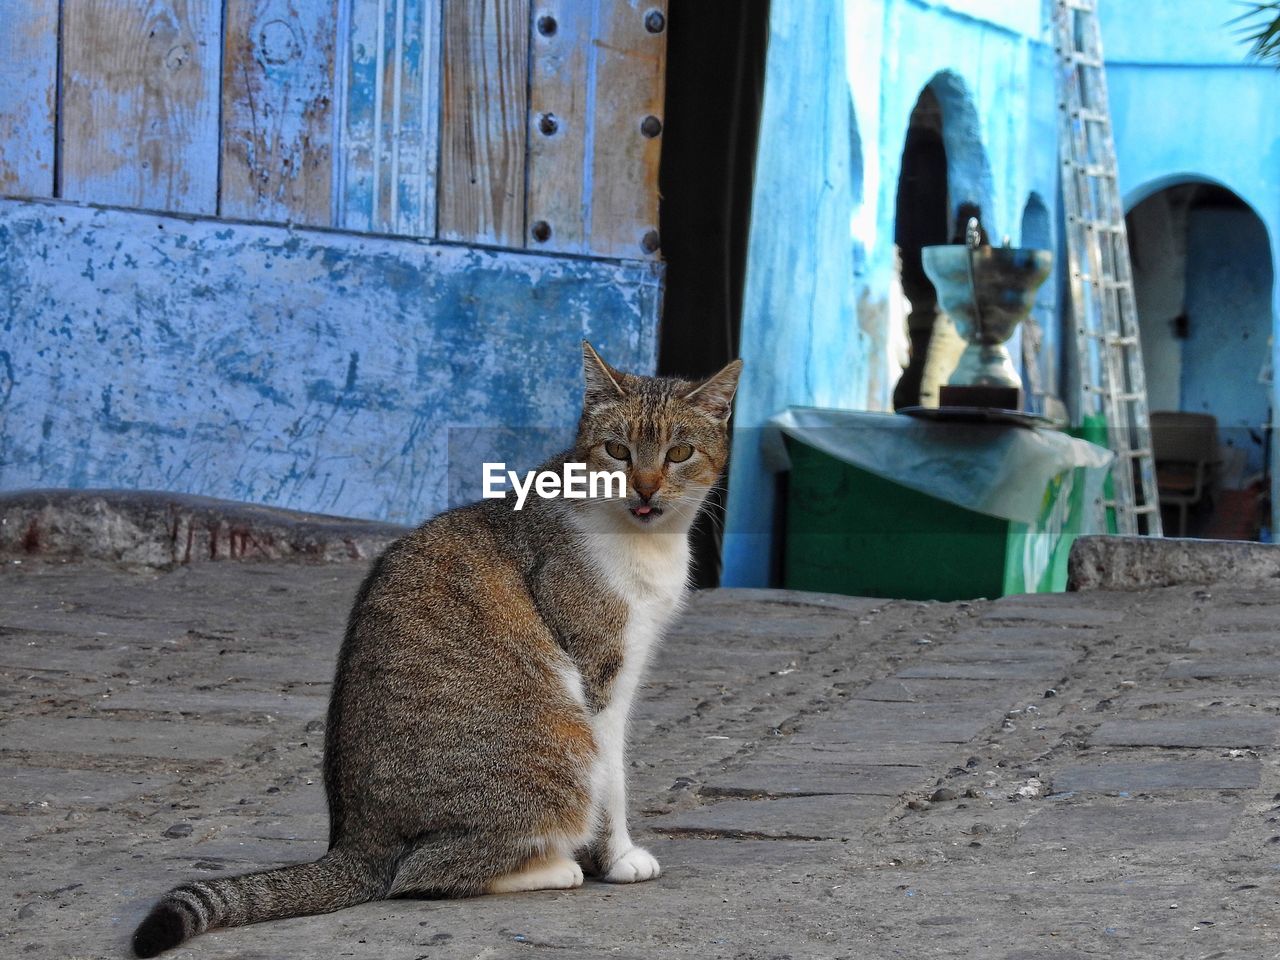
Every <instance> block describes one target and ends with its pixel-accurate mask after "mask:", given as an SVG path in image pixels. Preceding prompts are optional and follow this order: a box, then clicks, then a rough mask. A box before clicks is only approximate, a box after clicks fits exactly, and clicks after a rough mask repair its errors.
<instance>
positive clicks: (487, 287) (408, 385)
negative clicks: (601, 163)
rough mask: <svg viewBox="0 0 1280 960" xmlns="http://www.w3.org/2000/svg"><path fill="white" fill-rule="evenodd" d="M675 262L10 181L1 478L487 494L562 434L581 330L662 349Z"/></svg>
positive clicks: (3, 273)
mask: <svg viewBox="0 0 1280 960" xmlns="http://www.w3.org/2000/svg"><path fill="white" fill-rule="evenodd" d="M659 281H660V268H659V267H658V266H657V265H654V264H648V263H623V264H618V263H609V262H602V261H592V260H584V259H572V260H571V259H563V258H554V257H547V256H537V255H532V254H523V253H514V252H506V251H493V250H480V249H474V248H468V247H464V246H456V245H447V244H430V243H420V242H411V241H406V240H400V239H395V238H389V237H374V236H361V235H352V234H342V233H334V232H325V231H308V230H289V229H286V228H282V227H271V226H257V225H245V224H240V223H228V222H220V221H215V220H203V219H179V218H175V217H165V216H154V215H149V214H142V213H134V212H128V211H119V210H103V209H93V208H88V207H77V206H72V205H68V204H58V203H48V204H45V203H30V202H21V201H0V318H2V319H0V330H3V335H2V337H0V489H18V488H23V487H34V486H42V487H117V488H125V489H158V490H172V491H182V492H189V493H198V494H204V495H208V496H215V497H226V498H230V499H235V500H247V501H251V502H254V503H263V504H271V505H276V506H282V507H291V508H295V509H302V510H309V511H315V512H323V513H333V514H341V515H347V516H356V517H373V518H378V519H384V520H394V521H402V522H414V521H417V520H420V519H422V518H424V517H426V516H427V515H429V514H431V513H434V512H436V511H438V510H440V509H443V508H444V507H446V506H448V505H449V504H450V503H451V502H458V501H459V500H464V501H469V500H474V499H478V497H479V495H480V475H479V465H480V463H481V462H482V461H483V460H486V459H492V460H506V461H507V462H508V463H511V464H513V465H514V464H522V465H524V466H533V465H534V464H535V463H536V462H537V461H538V460H539V459H541V458H542V457H543V456H546V455H547V454H549V453H553V452H555V451H557V450H559V449H561V448H562V447H563V445H564V444H565V443H566V441H567V440H568V439H569V438H570V437H571V435H572V434H571V428H572V426H573V424H574V423H575V422H576V420H577V416H578V411H579V405H580V390H581V386H580V381H581V363H582V361H581V347H580V341H581V339H582V338H583V337H587V338H589V339H590V340H592V342H593V343H595V344H596V345H597V346H598V347H599V349H600V351H601V353H602V354H603V355H604V356H605V357H606V358H608V359H609V360H610V361H611V362H613V363H616V364H617V365H619V366H621V367H624V368H627V369H639V370H651V369H652V368H653V366H654V363H655V353H656V345H655V334H656V330H657V316H658V304H659ZM451 459H452V465H453V469H450V467H451Z"/></svg>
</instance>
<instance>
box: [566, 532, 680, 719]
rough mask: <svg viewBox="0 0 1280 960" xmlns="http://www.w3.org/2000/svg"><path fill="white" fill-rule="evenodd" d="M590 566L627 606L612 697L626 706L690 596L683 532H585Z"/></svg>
mask: <svg viewBox="0 0 1280 960" xmlns="http://www.w3.org/2000/svg"><path fill="white" fill-rule="evenodd" d="M586 539H587V542H586V547H587V553H588V556H590V558H591V561H592V566H593V567H594V568H595V570H597V571H598V572H599V573H600V574H601V575H602V577H603V578H604V580H605V582H606V583H607V584H608V586H609V587H610V588H611V589H612V590H613V592H614V593H616V594H617V595H618V596H619V597H620V598H621V599H622V600H623V601H624V602H625V603H626V605H627V622H626V627H625V628H624V630H623V641H622V647H623V651H622V656H623V666H622V670H621V672H620V673H619V675H618V678H617V681H616V682H615V684H614V696H613V698H612V699H613V700H621V701H623V702H624V703H625V704H626V707H625V708H624V709H626V708H629V707H630V699H631V696H632V695H633V694H634V693H635V688H636V686H637V685H638V684H639V680H640V674H641V673H642V672H643V670H644V667H645V665H646V664H647V663H648V661H649V657H650V655H651V654H652V652H653V650H654V648H655V647H656V646H657V644H658V641H659V640H661V639H662V635H663V633H664V632H665V631H666V629H667V627H668V626H670V624H671V622H672V621H673V620H674V619H675V618H676V616H677V615H678V614H679V613H680V609H681V607H683V606H684V602H685V599H686V597H687V595H688V580H689V539H688V537H687V535H685V534H683V533H648V532H646V531H637V532H635V533H608V534H588V535H587V538H586Z"/></svg>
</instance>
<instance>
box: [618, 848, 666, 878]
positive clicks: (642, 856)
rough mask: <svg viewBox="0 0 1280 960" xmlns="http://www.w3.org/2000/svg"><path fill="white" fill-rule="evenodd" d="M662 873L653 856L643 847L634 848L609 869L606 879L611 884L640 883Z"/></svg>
mask: <svg viewBox="0 0 1280 960" xmlns="http://www.w3.org/2000/svg"><path fill="white" fill-rule="evenodd" d="M660 873H662V867H660V866H658V861H657V859H655V858H654V856H653V854H652V853H650V852H649V851H648V850H645V849H644V848H642V847H632V848H631V849H630V850H628V851H627V852H626V853H624V854H623V855H622V856H620V857H619V858H618V859H617V860H615V861H614V862H613V865H612V866H611V867H609V872H608V873H606V874H605V875H604V879H605V880H606V881H608V882H609V883H640V882H641V881H643V880H652V879H653V878H654V877H656V876H658V874H660Z"/></svg>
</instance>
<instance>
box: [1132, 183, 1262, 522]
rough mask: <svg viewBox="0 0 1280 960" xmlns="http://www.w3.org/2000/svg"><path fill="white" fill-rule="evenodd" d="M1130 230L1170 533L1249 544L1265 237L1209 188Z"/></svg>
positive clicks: (1162, 204)
mask: <svg viewBox="0 0 1280 960" xmlns="http://www.w3.org/2000/svg"><path fill="white" fill-rule="evenodd" d="M1126 223H1127V226H1128V231H1129V246H1130V251H1131V254H1132V258H1133V276H1134V292H1135V295H1136V298H1137V304H1138V318H1139V325H1140V329H1141V332H1142V351H1143V364H1144V366H1145V368H1146V375H1147V376H1146V379H1147V396H1148V400H1149V402H1150V405H1151V409H1152V418H1153V434H1154V437H1153V439H1154V440H1155V446H1156V460H1157V474H1158V480H1159V481H1160V485H1161V491H1160V492H1161V501H1162V503H1164V504H1165V506H1166V508H1175V509H1166V510H1165V532H1166V533H1167V534H1169V535H1171V536H1179V535H1183V536H1188V535H1189V536H1202V537H1211V538H1214V539H1255V538H1256V537H1257V536H1258V533H1259V530H1260V528H1261V527H1262V526H1263V525H1264V524H1265V523H1266V522H1267V519H1268V515H1269V509H1268V506H1267V503H1266V497H1267V491H1268V488H1269V463H1268V461H1269V459H1270V456H1269V447H1270V426H1269V424H1270V420H1271V383H1270V380H1271V363H1270V360H1271V344H1270V338H1271V332H1272V310H1271V298H1272V285H1273V279H1274V278H1273V276H1272V266H1271V263H1272V260H1271V243H1270V238H1269V237H1268V235H1267V228H1266V226H1265V224H1264V223H1263V222H1262V219H1261V218H1260V217H1259V216H1258V215H1257V213H1256V212H1255V211H1254V210H1253V209H1252V208H1251V207H1250V206H1249V205H1248V204H1247V203H1245V202H1244V201H1243V200H1242V199H1241V198H1240V197H1239V196H1237V195H1236V194H1235V193H1233V192H1232V191H1230V190H1228V189H1226V188H1224V187H1222V186H1220V185H1218V184H1213V183H1205V182H1191V183H1180V184H1177V185H1174V186H1170V187H1167V188H1166V189H1163V190H1160V191H1158V192H1157V193H1154V194H1152V195H1151V196H1149V197H1147V198H1146V199H1145V200H1143V201H1142V202H1140V203H1138V204H1137V205H1135V206H1134V208H1133V209H1132V210H1131V211H1130V212H1129V214H1128V216H1127V217H1126ZM1157 422H1158V425H1157ZM1195 438H1201V439H1200V440H1199V441H1198V442H1197V443H1194V444H1193V443H1192V442H1191V441H1192V440H1193V439H1195ZM1162 448H1163V452H1162ZM1184 461H1185V462H1184Z"/></svg>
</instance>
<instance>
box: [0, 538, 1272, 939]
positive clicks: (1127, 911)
mask: <svg viewBox="0 0 1280 960" xmlns="http://www.w3.org/2000/svg"><path fill="white" fill-rule="evenodd" d="M362 573H363V564H360V563H353V564H349V565H342V564H332V565H299V564H285V563H279V562H275V563H209V564H203V565H199V566H187V567H178V568H176V569H173V570H171V571H168V572H164V571H156V570H143V569H133V570H128V569H123V568H118V567H113V566H110V565H106V564H97V563H87V562H86V563H80V564H76V563H57V562H50V561H38V562H32V561H31V560H27V561H25V562H23V563H13V562H7V563H5V565H4V567H3V571H2V572H0V703H2V704H3V714H2V716H3V721H2V723H0V957H5V958H9V957H12V958H32V960H36V958H49V960H68V958H81V957H122V956H125V955H126V945H127V942H128V935H129V933H130V931H131V930H132V928H133V926H134V925H135V923H136V922H137V921H138V919H139V918H140V917H141V916H142V914H143V912H144V911H145V910H146V908H147V907H148V906H149V905H150V903H151V902H152V901H153V900H154V899H155V898H156V897H157V896H158V895H159V894H160V893H161V892H162V891H163V890H165V889H166V888H167V887H169V886H171V885H173V884H175V883H177V882H179V881H181V880H183V879H187V878H192V877H202V876H204V877H208V876H216V875H218V874H222V873H230V872H241V871H245V870H250V869H254V868H260V867H263V866H268V865H276V864H283V863H288V862H292V861H298V860H303V859H311V858H314V857H316V856H317V855H319V854H320V853H321V851H322V850H323V849H324V840H325V836H326V823H325V814H324V809H323V798H322V792H321V787H320V784H319V779H318V762H319V758H320V749H321V743H322V740H323V736H324V732H323V717H324V708H325V696H326V692H327V689H328V682H329V679H330V672H331V668H332V661H333V657H334V653H335V650H336V648H337V644H338V642H339V639H340V636H341V632H342V627H343V621H344V618H345V614H346V609H347V606H348V604H349V602H350V600H351V597H352V595H353V592H354V590H355V587H356V585H357V583H358V581H359V579H360V577H361V575H362ZM1277 614H1280V585H1271V586H1249V587H1242V586H1237V587H1230V586H1222V585H1218V586H1212V587H1207V588H1206V587H1181V588H1179V587H1172V588H1165V589H1159V590H1148V591H1144V592H1138V593H1106V592H1098V593H1083V594H1067V595H1059V596H1040V597H1015V598H1009V599H1006V600H1002V601H999V602H994V603H989V602H975V603H960V604H922V603H905V602H888V601H877V600H862V599H853V598H842V597H827V596H821V595H813V594H798V593H783V592H772V591H752V592H747V591H731V590H726V591H716V592H709V593H705V594H701V595H698V596H697V598H696V600H695V602H694V603H693V605H692V607H691V610H690V613H689V614H688V615H687V616H686V617H685V619H684V621H683V623H682V624H681V626H680V628H679V630H678V632H677V633H676V635H675V636H673V637H672V638H671V639H670V641H669V642H668V644H667V645H666V647H665V649H664V651H663V653H662V654H661V656H660V657H659V658H658V660H657V662H656V663H655V665H654V668H653V670H652V673H651V682H650V684H649V686H648V689H647V692H646V694H645V697H644V703H643V706H642V708H641V709H640V712H639V715H638V717H637V718H636V724H635V728H636V729H635V734H636V736H635V747H634V751H633V756H634V760H633V762H632V767H633V770H632V772H633V779H632V796H633V802H632V808H633V811H634V819H635V827H636V832H637V833H638V834H639V835H640V837H641V838H642V839H643V841H644V842H646V843H648V844H649V845H650V846H651V847H652V849H653V850H654V851H655V853H656V854H657V855H658V857H659V858H660V860H661V861H662V864H663V868H664V873H663V876H662V877H661V878H660V879H659V880H657V881H655V882H652V883H647V884H641V885H638V886H634V887H618V886H609V885H605V884H601V883H595V882H588V884H587V885H586V886H584V887H583V888H582V889H579V890H575V891H569V892H563V893H535V894H519V895H509V896H503V897H484V898H479V899H476V900H468V901H429V902H428V901H396V902H386V903H374V904H368V905H365V906H362V907H357V908H355V909H352V910H347V911H343V912H340V913H336V914H332V915H329V916H323V917H310V918H300V919H295V920H289V921H282V922H277V923H271V924H262V925H258V926H255V927H248V928H242V929H238V930H230V931H222V932H217V933H213V934H209V935H206V936H204V937H201V938H198V939H196V940H194V941H192V942H191V943H190V944H188V945H187V946H186V947H185V948H183V949H182V950H179V951H175V952H174V953H173V954H172V956H175V957H191V958H196V957H199V958H209V960H213V958H222V960H230V958H237V960H258V958H262V960H266V958H303V957H307V958H313V957H314V958H330V957H353V958H367V960H383V958H387V960H418V958H433V960H434V958H441V960H445V958H480V957H493V958H505V957H517V956H537V955H543V956H565V957H574V958H587V960H591V958H603V957H612V958H636V960H639V958H677V957H699V958H703V957H706V958H719V957H726V958H729V957H732V958H777V957H793V958H803V957H856V958H880V957H909V958H941V957H948V958H950V957H984V958H994V960H1015V958H1017V960H1032V958H1034V960H1075V958H1080V957H1090V956H1103V955H1105V956H1108V957H1156V958H1162V960H1165V958H1176V957H1196V958H1224V957H1230V958H1236V957H1239V958H1242V960H1243V958H1248V960H1257V958H1270V957H1277V956H1280V928H1278V924H1280V909H1278V907H1280V892H1278V891H1280V765H1278V758H1280V754H1278V753H1277V743H1278V742H1280V686H1278V685H1277V682H1276V681H1277V678H1278V677H1280V620H1278V619H1277ZM552 951H555V952H552Z"/></svg>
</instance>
